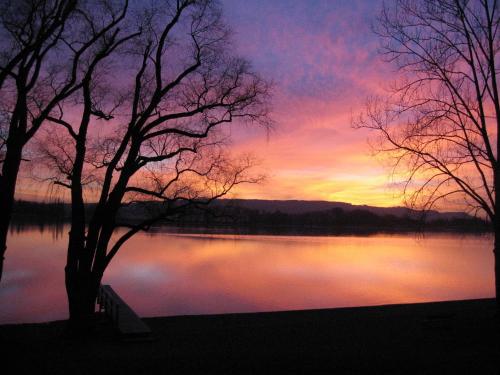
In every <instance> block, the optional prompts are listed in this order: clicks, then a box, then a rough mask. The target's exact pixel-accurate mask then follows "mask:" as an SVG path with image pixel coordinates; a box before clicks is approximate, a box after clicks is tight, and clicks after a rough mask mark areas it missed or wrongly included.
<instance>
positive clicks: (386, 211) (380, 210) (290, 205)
mask: <svg viewBox="0 0 500 375" xmlns="http://www.w3.org/2000/svg"><path fill="white" fill-rule="evenodd" d="M217 204H220V205H223V206H236V207H242V208H246V209H250V210H257V211H261V212H263V213H273V212H282V213H284V214H290V215H298V214H305V213H311V212H321V211H328V210H331V209H334V208H340V209H342V210H344V211H345V212H350V211H357V210H363V211H368V212H371V213H373V214H375V215H378V216H386V215H393V216H396V217H401V218H411V219H418V218H420V217H421V216H422V212H421V211H417V210H412V209H409V208H406V207H375V206H367V205H354V204H350V203H344V202H328V201H303V200H265V199H220V200H218V201H217ZM426 218H427V219H428V220H430V221H433V220H451V219H470V218H471V216H470V215H468V214H466V213H464V212H438V211H429V212H427V213H426Z"/></svg>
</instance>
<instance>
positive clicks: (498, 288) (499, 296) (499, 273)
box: [493, 219, 500, 312]
mask: <svg viewBox="0 0 500 375" xmlns="http://www.w3.org/2000/svg"><path fill="white" fill-rule="evenodd" d="M493 257H494V258H495V299H496V302H497V310H498V311H499V312H500V220H496V219H495V242H494V249H493Z"/></svg>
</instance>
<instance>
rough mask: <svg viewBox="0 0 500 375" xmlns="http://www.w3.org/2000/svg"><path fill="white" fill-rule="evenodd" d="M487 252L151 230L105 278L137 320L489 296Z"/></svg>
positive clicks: (472, 243)
mask: <svg viewBox="0 0 500 375" xmlns="http://www.w3.org/2000/svg"><path fill="white" fill-rule="evenodd" d="M490 248H491V241H490V240H489V239H488V238H484V237H466V238H461V239H460V238H454V237H453V236H449V235H445V236H432V237H429V238H425V239H417V238H416V237H414V236H411V235H410V236H408V235H397V236H387V235H385V236H382V235H380V236H373V237H354V236H353V237H279V236H231V235H211V236H209V235H183V236H181V235H166V234H158V235H154V236H151V237H147V236H144V237H137V238H135V239H133V240H132V241H131V242H130V243H129V244H128V245H127V248H125V249H123V252H122V253H121V254H120V255H119V257H118V258H117V259H116V261H115V262H114V264H113V266H112V267H111V269H110V270H109V272H108V274H107V280H108V281H109V282H112V283H113V284H114V285H116V287H117V288H118V290H120V293H122V294H124V296H125V298H127V300H130V301H131V303H133V304H134V306H136V308H137V309H138V310H139V311H140V312H141V313H142V314H144V315H160V314H172V315H174V314H175V315H177V314H193V313H222V312H243V311H270V310H286V309H306V308H323V307H338V306H362V305H373V304H385V303H404V302H419V301H431V300H445V299H460V298H479V297H488V296H492V295H493V272H492V264H493V263H492V262H493V258H492V255H491V249H490ZM134 280H135V281H134ZM145 295H146V296H147V297H145Z"/></svg>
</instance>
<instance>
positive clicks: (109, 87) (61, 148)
mask: <svg viewBox="0 0 500 375" xmlns="http://www.w3.org/2000/svg"><path fill="white" fill-rule="evenodd" d="M125 10H126V8H124V11H125ZM123 23H124V24H128V25H134V26H132V28H134V27H136V31H134V30H127V28H126V27H125V28H124V29H119V28H116V29H115V31H113V32H112V33H111V35H108V36H106V37H105V38H103V40H102V42H101V45H100V50H99V53H97V54H96V55H95V57H94V59H93V60H91V63H90V65H89V68H88V69H87V71H86V75H85V77H84V78H83V80H82V90H81V92H80V97H79V98H78V100H77V101H76V102H72V103H65V104H66V106H60V108H59V113H58V115H57V116H51V118H50V119H49V120H51V121H52V122H53V123H55V124H59V125H60V126H61V129H62V130H63V129H64V130H66V131H65V132H58V133H57V134H54V133H52V134H50V136H49V137H46V138H44V139H43V142H40V150H41V151H42V154H43V155H44V158H45V162H46V163H45V164H46V165H48V166H49V167H50V170H51V171H53V172H55V173H52V175H51V176H52V177H51V179H52V180H53V181H54V183H55V184H57V185H59V186H63V187H66V188H68V189H69V190H70V192H71V206H72V219H71V231H70V234H69V244H68V257H67V264H66V290H67V294H68V300H69V310H70V324H71V325H72V326H73V327H75V328H77V329H79V328H81V327H82V326H85V325H86V323H87V322H88V321H89V317H91V316H92V315H93V313H94V308H95V300H96V296H97V292H98V288H99V285H100V282H101V279H102V277H103V275H104V272H105V270H106V268H107V267H108V265H109V264H110V262H111V260H112V259H113V257H114V256H115V255H116V254H117V252H118V251H119V249H120V248H121V247H122V245H123V244H124V243H125V242H126V241H127V240H128V239H129V238H131V237H132V236H133V235H134V234H135V233H137V232H138V231H140V230H146V229H148V228H149V227H150V226H151V225H152V224H154V223H155V222H157V221H158V220H160V219H164V218H165V217H167V216H170V215H175V214H178V213H179V212H181V211H182V210H183V209H185V208H186V207H192V206H193V205H196V206H202V205H206V204H208V203H209V202H211V201H213V200H214V199H216V198H218V197H221V196H223V195H225V194H226V193H227V192H229V191H230V190H231V188H233V187H234V186H235V185H237V184H240V183H243V182H256V181H258V180H259V177H252V176H250V175H249V173H248V170H249V168H250V167H251V166H252V165H253V161H252V159H251V158H249V157H245V158H241V159H237V160H235V159H232V158H230V157H229V155H228V154H227V152H226V147H225V146H226V143H227V132H224V131H223V129H221V128H223V127H224V126H227V125H228V124H230V123H231V122H233V121H234V120H236V119H238V120H240V121H242V122H247V123H260V124H264V125H267V124H268V122H269V121H268V117H267V114H268V105H267V101H268V100H267V99H268V93H269V84H268V83H267V82H265V81H264V80H262V79H261V78H260V77H259V76H258V75H257V74H256V73H254V72H252V70H251V68H250V66H249V64H248V62H246V61H245V60H243V59H240V58H237V57H234V55H233V53H232V47H231V42H230V38H229V37H230V32H229V30H228V28H227V27H226V26H225V25H224V23H223V22H222V16H221V10H220V8H219V6H218V5H217V2H215V1H211V0H178V1H166V2H163V3H162V4H161V5H153V6H151V5H140V4H135V7H134V9H133V11H131V12H129V13H128V15H127V16H126V17H125V18H124V21H123ZM75 113H77V114H78V117H77V118H78V121H75V120H74V119H75ZM85 194H89V196H90V197H92V198H93V199H95V200H96V201H97V203H96V204H95V210H94V212H93V213H92V214H91V215H90V217H86V213H85V207H84V202H85ZM151 200H154V201H158V202H162V204H161V205H158V204H156V205H150V206H152V207H155V210H154V212H151V213H150V217H148V218H147V219H144V220H139V222H128V223H127V222H119V215H118V213H119V210H120V208H121V207H123V206H124V205H129V204H130V203H131V202H141V201H151ZM87 222H88V224H86V223H87ZM118 227H127V228H128V229H127V230H126V231H124V232H123V231H117V228H118ZM145 246H146V245H145Z"/></svg>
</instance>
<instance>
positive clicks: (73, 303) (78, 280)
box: [65, 267, 101, 336]
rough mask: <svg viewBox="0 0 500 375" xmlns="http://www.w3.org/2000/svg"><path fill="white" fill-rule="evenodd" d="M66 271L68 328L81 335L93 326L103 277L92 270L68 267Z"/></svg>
mask: <svg viewBox="0 0 500 375" xmlns="http://www.w3.org/2000/svg"><path fill="white" fill-rule="evenodd" d="M65 273H66V280H65V281H66V293H67V296H68V305H69V321H68V330H69V333H70V334H71V335H74V336H81V335H84V334H86V333H89V332H90V331H91V330H92V328H93V325H94V322H95V305H96V299H97V293H98V290H99V284H100V282H101V278H100V277H96V276H95V275H94V274H92V273H90V272H74V271H73V270H71V269H70V268H68V267H66V269H65Z"/></svg>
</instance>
